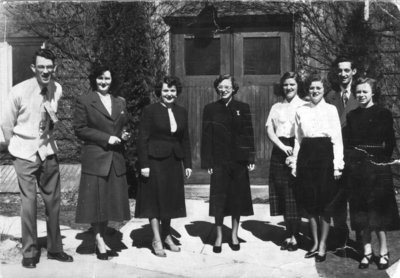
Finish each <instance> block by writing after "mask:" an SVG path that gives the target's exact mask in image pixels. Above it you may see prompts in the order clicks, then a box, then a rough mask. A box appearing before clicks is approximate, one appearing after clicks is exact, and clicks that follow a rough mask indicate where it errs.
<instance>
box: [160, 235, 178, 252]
mask: <svg viewBox="0 0 400 278" xmlns="http://www.w3.org/2000/svg"><path fill="white" fill-rule="evenodd" d="M164 243H165V247H167V249H168V250H170V251H172V252H180V251H181V248H180V247H179V246H177V245H176V244H175V243H174V241H173V240H172V238H171V236H167V237H166V238H165V240H164Z"/></svg>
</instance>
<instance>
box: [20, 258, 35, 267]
mask: <svg viewBox="0 0 400 278" xmlns="http://www.w3.org/2000/svg"><path fill="white" fill-rule="evenodd" d="M36 263H37V259H36V258H23V259H22V266H23V267H26V268H35V267H36Z"/></svg>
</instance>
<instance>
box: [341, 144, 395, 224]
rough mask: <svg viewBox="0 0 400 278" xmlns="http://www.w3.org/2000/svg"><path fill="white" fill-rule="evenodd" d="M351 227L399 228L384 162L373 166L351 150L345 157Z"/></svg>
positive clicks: (390, 172) (361, 154) (391, 185)
mask: <svg viewBox="0 0 400 278" xmlns="http://www.w3.org/2000/svg"><path fill="white" fill-rule="evenodd" d="M346 170H347V171H348V175H349V177H348V190H349V204H350V223H351V228H352V229H353V230H362V229H365V228H369V229H371V230H386V231H391V230H399V228H400V220H399V212H398V208H397V203H396V199H395V192H394V186H393V178H392V171H391V168H390V166H388V165H376V164H374V163H372V161H371V160H370V158H369V157H368V156H367V154H366V153H365V152H364V151H360V150H356V149H354V150H351V151H349V152H348V156H347V158H346Z"/></svg>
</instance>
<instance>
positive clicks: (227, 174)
mask: <svg viewBox="0 0 400 278" xmlns="http://www.w3.org/2000/svg"><path fill="white" fill-rule="evenodd" d="M209 213H210V216H215V217H216V218H221V217H224V216H228V215H233V216H248V215H253V203H252V199H251V192H250V180H249V172H248V170H247V164H246V163H239V162H229V163H226V164H223V165H219V166H216V167H214V168H213V174H212V175H211V184H210V211H209Z"/></svg>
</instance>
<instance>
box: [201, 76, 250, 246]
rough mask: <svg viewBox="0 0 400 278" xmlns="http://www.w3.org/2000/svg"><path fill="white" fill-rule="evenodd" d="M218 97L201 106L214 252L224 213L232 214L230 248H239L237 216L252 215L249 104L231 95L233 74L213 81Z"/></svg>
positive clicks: (234, 89) (219, 240)
mask: <svg viewBox="0 0 400 278" xmlns="http://www.w3.org/2000/svg"><path fill="white" fill-rule="evenodd" d="M214 89H215V91H216V92H217V94H218V95H219V96H220V100H218V101H216V102H213V103H210V104H207V105H206V106H205V107H204V110H203V129H202V143H201V167H202V168H203V169H207V170H208V173H209V174H210V175H211V182H210V216H214V217H215V225H216V228H217V238H216V239H215V243H214V247H213V252H215V253H220V252H221V250H222V248H221V246H222V224H223V221H224V217H225V216H228V215H231V216H232V235H231V241H230V245H231V248H232V250H234V251H237V250H239V249H240V245H239V238H238V229H239V221H240V216H245V215H252V214H253V205H252V200H251V192H250V181H249V171H252V170H254V155H255V151H254V136H253V127H252V122H251V114H250V107H249V105H248V104H247V103H243V102H240V101H237V100H235V99H233V96H234V95H235V94H236V93H237V91H238V90H239V86H238V85H237V84H236V82H235V80H234V78H233V77H232V76H230V75H222V76H220V77H218V78H217V79H216V80H215V82H214Z"/></svg>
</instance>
